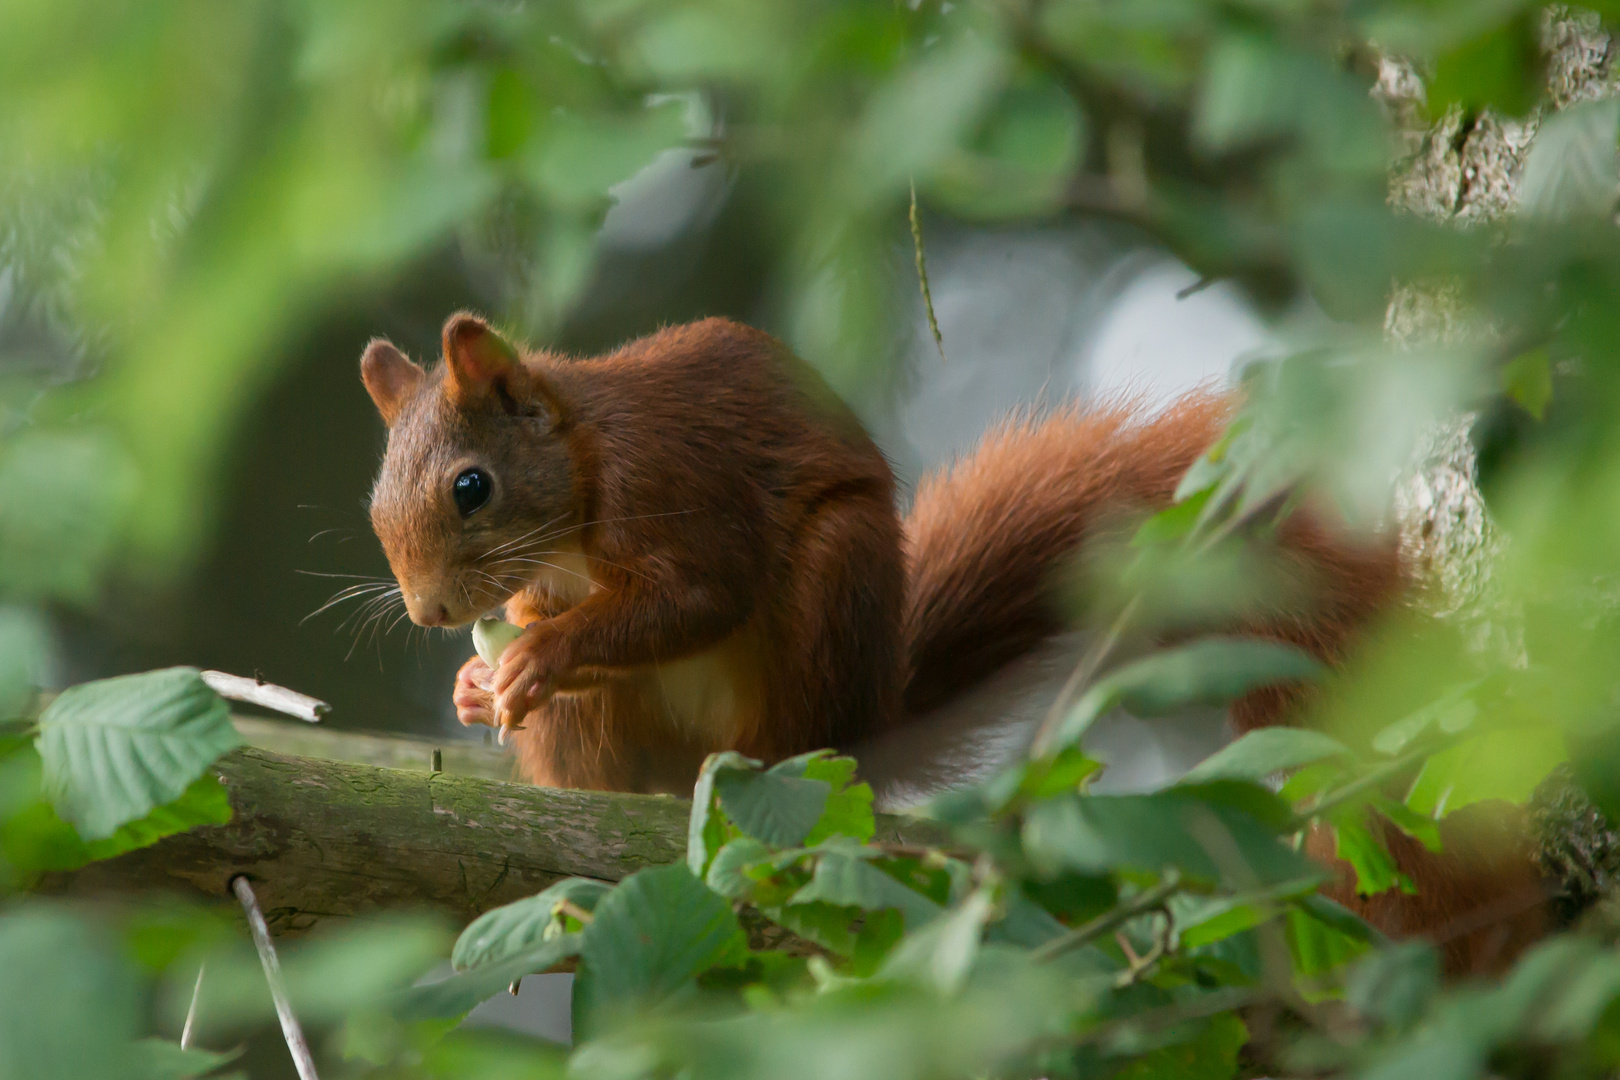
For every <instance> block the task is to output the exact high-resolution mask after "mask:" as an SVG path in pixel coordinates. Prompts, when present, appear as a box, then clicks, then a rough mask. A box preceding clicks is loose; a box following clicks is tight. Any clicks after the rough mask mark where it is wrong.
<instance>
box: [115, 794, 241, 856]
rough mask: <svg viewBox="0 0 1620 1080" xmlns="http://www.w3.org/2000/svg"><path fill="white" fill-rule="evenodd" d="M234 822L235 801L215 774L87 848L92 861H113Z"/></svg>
mask: <svg viewBox="0 0 1620 1080" xmlns="http://www.w3.org/2000/svg"><path fill="white" fill-rule="evenodd" d="M230 820H231V799H230V796H229V795H227V794H226V793H225V785H223V784H221V783H220V782H219V777H217V776H215V775H214V774H213V773H206V772H205V773H203V774H202V775H201V776H199V777H197V779H195V780H193V781H192V782H191V786H190V787H188V788H186V790H185V791H184V792H182V793H181V795H180V797H179V798H178V799H176V800H174V801H173V802H171V803H165V804H164V805H162V806H159V807H156V808H155V809H153V811H152V812H151V813H150V814H147V815H146V816H145V817H143V818H141V819H140V820H138V821H131V822H128V823H127V824H124V825H120V826H119V827H118V831H117V832H115V833H113V834H112V835H111V836H109V837H107V838H106V839H103V840H92V841H90V842H88V843H87V844H86V845H85V851H86V855H87V856H88V858H89V860H90V861H98V860H101V859H110V858H112V857H113V856H114V855H122V854H123V853H124V852H126V851H134V850H135V849H136V848H143V847H146V846H148V845H150V844H155V843H157V842H158V841H159V840H161V839H163V838H164V837H165V836H172V835H174V834H175V833H183V832H187V831H189V830H191V829H194V828H196V827H197V826H199V825H225V824H228V823H229V822H230Z"/></svg>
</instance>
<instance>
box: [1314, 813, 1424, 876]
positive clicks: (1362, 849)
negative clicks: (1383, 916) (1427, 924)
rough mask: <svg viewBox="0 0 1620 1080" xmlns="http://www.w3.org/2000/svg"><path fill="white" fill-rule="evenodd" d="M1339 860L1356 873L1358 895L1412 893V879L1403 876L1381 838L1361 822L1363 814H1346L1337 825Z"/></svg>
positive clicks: (1336, 822)
mask: <svg viewBox="0 0 1620 1080" xmlns="http://www.w3.org/2000/svg"><path fill="white" fill-rule="evenodd" d="M1333 831H1334V836H1335V839H1336V843H1337V846H1336V847H1335V849H1334V851H1335V854H1337V855H1338V857H1339V858H1341V859H1343V860H1344V861H1345V862H1347V863H1349V864H1350V867H1351V869H1353V870H1354V871H1355V872H1356V892H1358V893H1360V894H1361V895H1362V896H1375V895H1377V894H1378V893H1381V892H1386V891H1388V890H1390V889H1394V888H1399V889H1400V890H1401V891H1402V892H1408V893H1409V892H1412V891H1414V890H1413V888H1412V882H1411V879H1410V878H1408V877H1407V876H1406V875H1405V874H1403V873H1401V870H1400V867H1398V866H1396V865H1395V859H1394V858H1393V857H1392V856H1391V855H1390V853H1389V849H1388V848H1386V847H1385V846H1384V844H1383V841H1381V840H1380V839H1379V838H1378V837H1377V835H1375V834H1374V833H1373V831H1372V830H1371V829H1369V828H1368V827H1367V826H1366V825H1365V824H1363V823H1362V821H1361V820H1359V814H1346V815H1343V816H1342V817H1340V819H1339V820H1337V821H1335V822H1334V824H1333Z"/></svg>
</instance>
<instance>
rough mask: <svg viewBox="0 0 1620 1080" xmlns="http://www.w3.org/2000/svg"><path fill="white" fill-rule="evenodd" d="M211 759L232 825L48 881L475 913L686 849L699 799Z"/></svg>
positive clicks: (88, 889) (264, 902)
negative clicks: (245, 885)
mask: <svg viewBox="0 0 1620 1080" xmlns="http://www.w3.org/2000/svg"><path fill="white" fill-rule="evenodd" d="M424 758H425V755H424ZM213 769H214V771H215V773H216V774H217V775H218V776H219V778H220V781H221V783H223V784H224V785H225V789H226V791H228V792H229V793H230V799H231V807H232V809H233V810H234V811H235V814H234V817H233V819H232V821H231V822H230V824H228V825H221V826H210V827H205V828H199V829H193V830H191V831H190V832H187V833H181V834H179V835H176V836H171V837H168V838H166V839H164V840H161V841H159V842H158V843H156V844H154V845H152V846H151V847H147V848H142V849H141V850H139V851H132V852H129V853H128V854H125V855H121V856H119V857H118V858H115V859H109V860H107V861H106V862H100V863H92V864H91V865H89V866H86V867H83V868H82V869H79V870H76V871H73V872H71V873H63V874H53V875H50V876H49V877H47V878H46V879H45V880H44V881H43V882H42V883H41V886H40V888H41V891H44V892H51V893H59V894H71V895H81V896H97V895H102V896H105V895H112V896H125V895H128V894H130V893H132V892H135V891H139V890H153V889H157V890H168V891H171V892H177V893H181V894H186V895H190V896H194V897H195V896H202V897H213V898H220V899H224V898H225V897H226V896H228V895H229V889H230V882H231V879H232V878H234V877H236V876H237V875H238V874H245V875H247V877H248V879H249V880H250V881H252V883H253V888H254V891H255V892H256V893H257V894H258V897H259V903H260V906H261V907H263V908H264V914H265V918H266V920H267V921H268V922H269V924H270V928H271V931H272V932H273V933H276V934H287V933H297V932H300V931H303V930H307V929H308V928H310V927H311V926H313V925H314V924H315V923H316V922H318V921H320V920H321V919H323V918H327V917H330V916H343V915H356V914H360V913H362V912H366V911H373V910H377V909H380V908H384V907H396V908H397V907H407V908H408V907H412V906H418V907H424V908H432V909H436V910H439V911H443V912H445V913H447V914H449V915H451V916H452V917H454V918H455V919H458V920H460V921H462V922H466V921H469V920H471V919H472V918H474V917H475V916H477V915H478V914H480V913H481V912H484V911H487V910H489V909H490V908H492V907H497V906H499V905H501V904H506V903H510V902H511V901H513V900H518V899H521V898H522V897H525V896H529V895H532V894H534V893H536V892H539V891H540V890H541V889H543V888H545V887H546V886H547V885H550V884H551V883H552V882H555V881H557V880H558V879H560V878H564V877H570V876H576V875H577V876H580V877H591V878H599V879H601V880H603V881H617V880H619V879H620V878H622V877H625V876H626V875H628V874H631V873H633V872H635V871H636V870H639V869H641V868H643V867H646V866H658V865H661V864H665V863H672V862H676V861H677V860H679V859H682V858H684V857H685V854H686V827H687V817H688V814H689V811H690V803H688V802H686V801H685V800H682V799H676V798H672V797H670V796H667V795H622V794H611V793H606V792H598V791H568V790H563V789H558V788H542V787H533V786H530V785H527V784H512V783H503V782H501V781H498V780H487V779H484V778H482V777H475V776H455V775H451V774H448V773H443V772H439V773H431V772H428V771H427V770H425V769H423V770H420V771H405V770H401V769H385V768H378V767H376V766H372V765H359V764H354V763H351V762H342V761H323V760H319V759H315V758H300V757H291V756H287V755H283V754H275V753H271V752H269V751H265V750H259V749H257V748H251V747H250V748H244V749H241V750H236V751H233V752H232V753H230V754H227V755H226V756H225V757H224V758H222V759H220V760H219V761H218V762H217V763H216V764H215V765H214V766H213ZM902 826H903V828H902ZM878 836H879V839H882V840H891V841H900V842H907V843H924V844H927V843H936V842H938V840H939V836H938V834H937V833H935V832H934V831H932V830H930V829H928V828H927V827H926V826H922V825H919V824H917V823H911V822H903V821H902V819H899V818H894V817H887V816H880V817H879V825H878Z"/></svg>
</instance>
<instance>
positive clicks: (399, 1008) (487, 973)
mask: <svg viewBox="0 0 1620 1080" xmlns="http://www.w3.org/2000/svg"><path fill="white" fill-rule="evenodd" d="M583 948H584V935H583V934H563V935H562V936H560V937H555V938H552V939H551V940H550V941H547V942H544V943H543V944H540V945H537V946H535V947H534V948H532V949H530V950H528V951H527V952H522V953H518V954H517V955H515V956H508V957H507V958H506V959H504V960H498V961H496V962H494V963H490V964H480V965H479V966H477V967H475V968H469V969H468V970H466V971H463V972H460V973H459V974H456V975H452V976H450V977H449V978H448V979H441V980H439V981H438V982H434V983H426V984H424V985H421V986H413V987H411V988H410V989H409V990H407V991H405V992H404V993H402V994H400V995H398V996H397V997H396V998H395V999H393V1002H392V1004H393V1008H394V1011H395V1012H396V1013H397V1014H398V1015H399V1016H400V1017H401V1019H405V1020H438V1019H448V1018H451V1017H456V1016H464V1015H466V1014H467V1013H469V1012H471V1011H472V1009H473V1007H474V1006H476V1005H477V1004H478V1003H479V1002H482V1001H488V1000H489V999H490V998H492V997H494V996H495V995H496V994H500V993H505V991H506V989H507V987H509V986H511V985H512V984H513V983H515V982H517V981H519V980H520V979H522V978H523V977H524V976H525V975H534V974H537V973H538V972H542V971H547V970H549V969H551V968H553V967H556V966H557V965H558V964H560V963H562V962H563V961H564V960H567V959H568V958H569V957H571V956H578V955H579V954H580V951H581V950H582V949H583Z"/></svg>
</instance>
